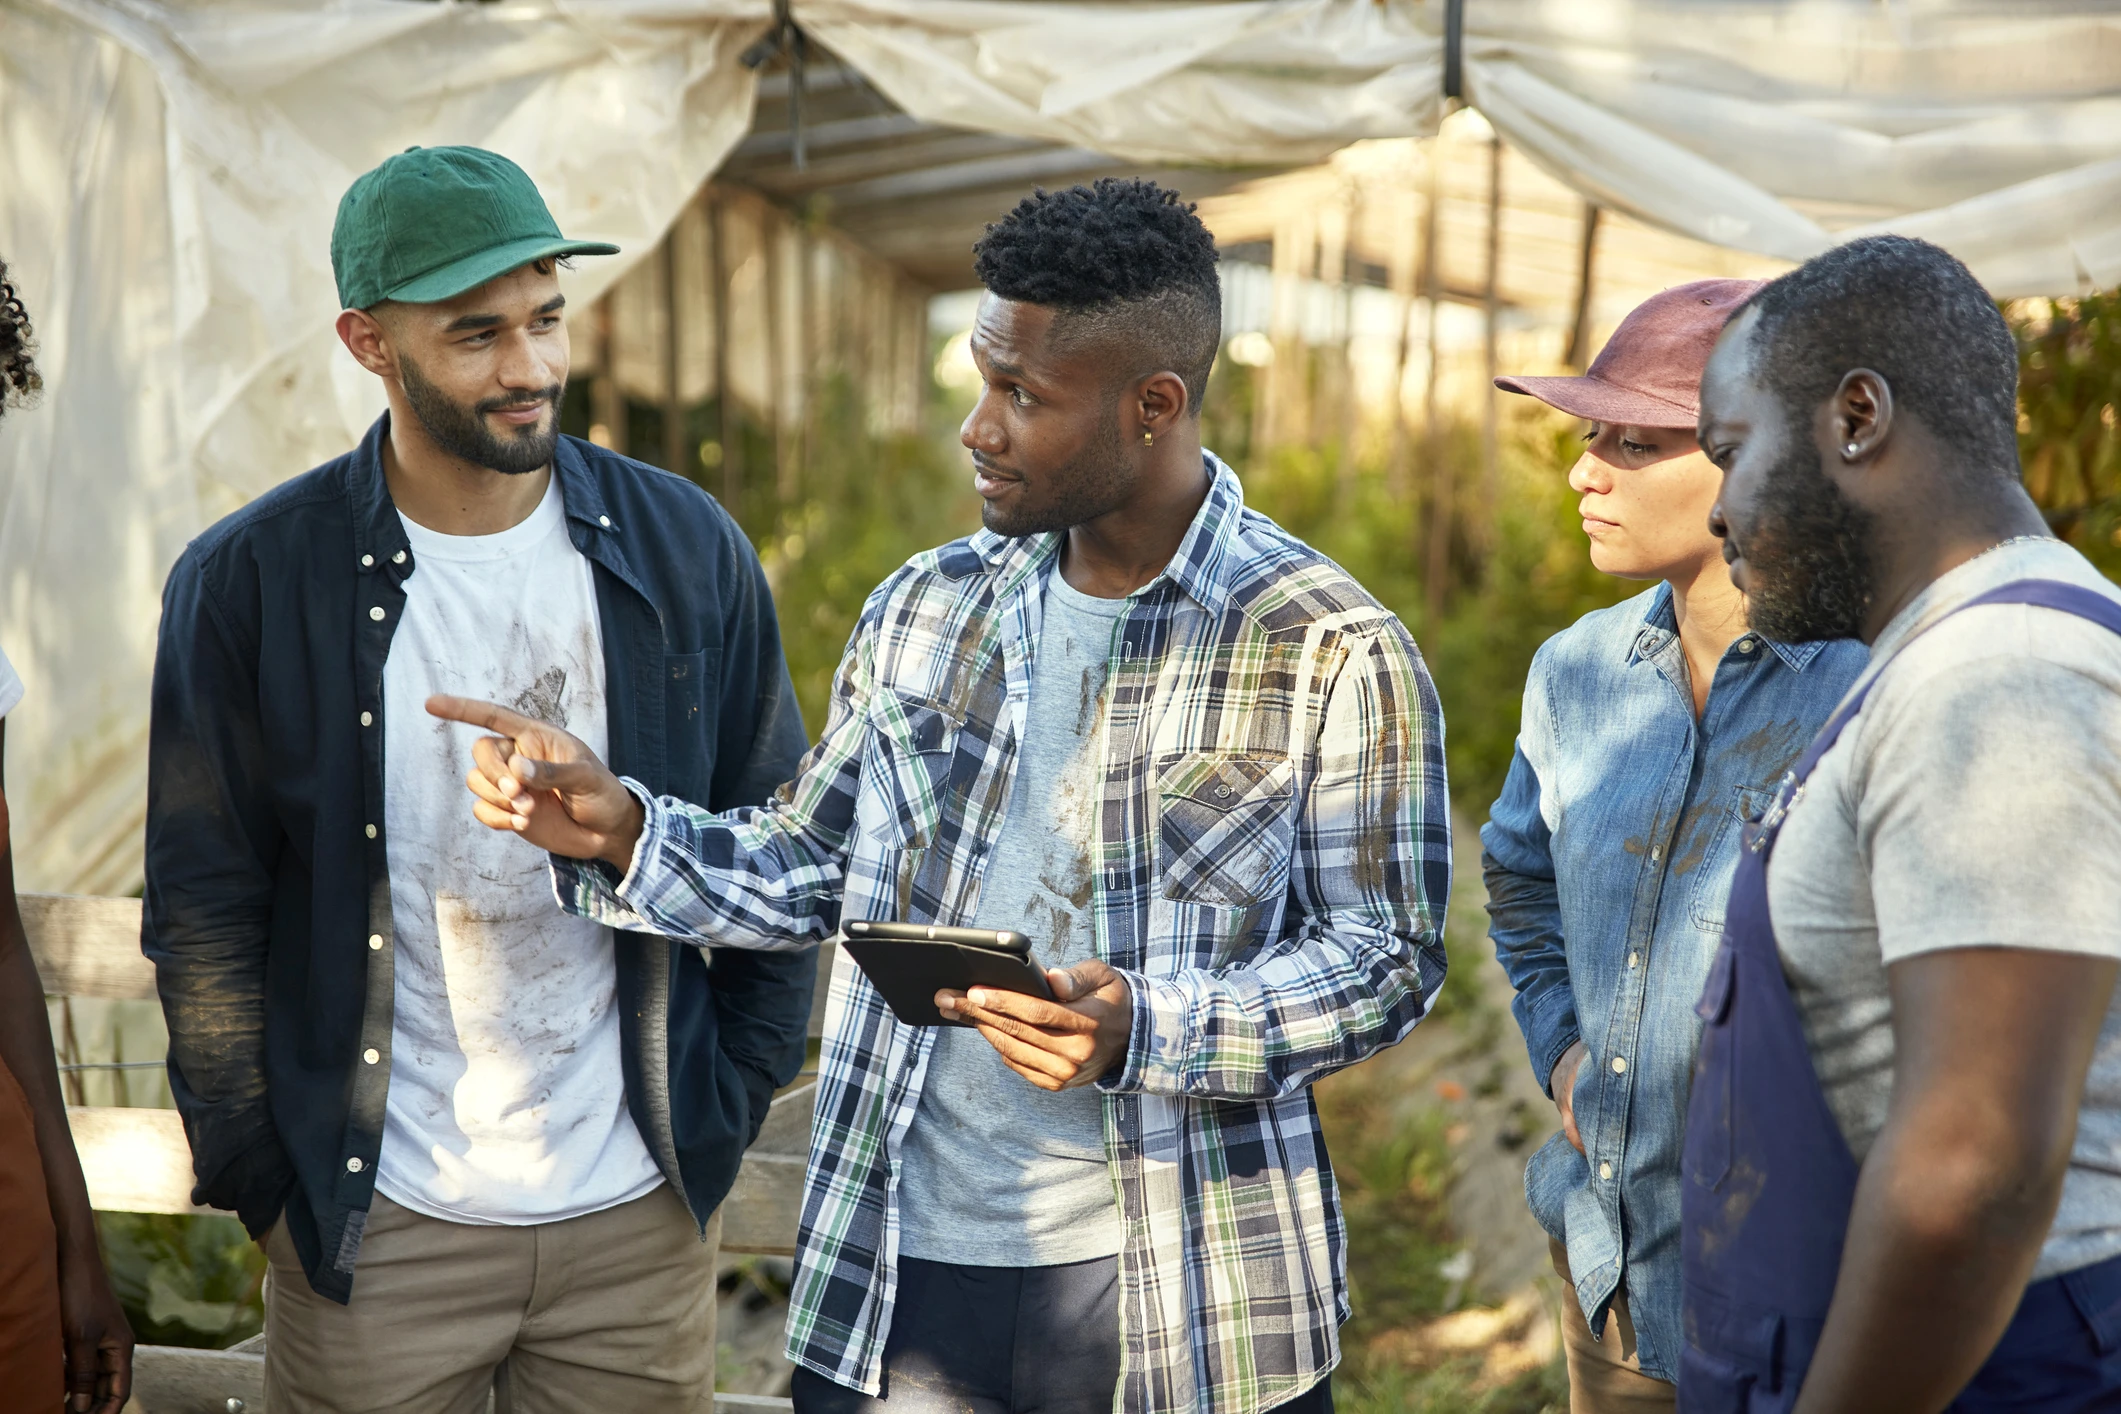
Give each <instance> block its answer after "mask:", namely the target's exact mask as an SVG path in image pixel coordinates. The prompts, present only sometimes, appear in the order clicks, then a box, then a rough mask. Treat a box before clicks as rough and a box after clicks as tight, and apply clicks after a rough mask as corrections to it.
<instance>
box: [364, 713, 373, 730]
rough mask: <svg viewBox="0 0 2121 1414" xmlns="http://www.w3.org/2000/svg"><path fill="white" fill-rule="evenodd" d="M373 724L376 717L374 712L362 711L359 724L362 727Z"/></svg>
mask: <svg viewBox="0 0 2121 1414" xmlns="http://www.w3.org/2000/svg"><path fill="white" fill-rule="evenodd" d="M375 724H376V719H375V714H374V713H372V712H363V713H362V714H361V725H362V726H364V727H372V726H374V725H375Z"/></svg>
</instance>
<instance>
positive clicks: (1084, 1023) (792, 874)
mask: <svg viewBox="0 0 2121 1414" xmlns="http://www.w3.org/2000/svg"><path fill="white" fill-rule="evenodd" d="M1215 261H1216V252H1215V246H1214V241H1213V239H1212V237H1210V236H1209V234H1208V232H1207V230H1206V228H1205V227H1203V226H1202V225H1201V224H1200V222H1199V220H1198V219H1197V218H1196V217H1195V216H1194V215H1193V213H1192V210H1191V208H1189V207H1186V206H1184V205H1182V204H1180V203H1179V202H1178V201H1177V199H1176V197H1175V196H1174V195H1173V194H1172V193H1169V192H1166V191H1163V190H1161V189H1159V188H1158V187H1156V186H1154V185H1153V184H1151V183H1146V182H1122V181H1112V180H1107V181H1102V182H1099V183H1098V184H1097V186H1096V187H1095V188H1084V187H1077V188H1074V189H1072V190H1070V191H1065V192H1058V193H1040V194H1038V195H1037V196H1034V197H1031V198H1030V199H1028V200H1026V201H1024V202H1023V203H1022V204H1020V205H1019V206H1018V207H1017V208H1016V210H1015V211H1014V212H1012V213H1011V214H1010V215H1009V216H1008V217H1007V218H1005V219H1004V220H1003V221H1001V222H1000V223H998V224H996V225H995V226H992V227H990V228H989V229H988V232H987V234H986V236H985V238H984V239H983V240H982V241H981V242H980V245H979V248H978V269H979V273H980V277H981V279H982V281H983V282H984V283H985V284H986V286H987V289H988V291H989V294H988V297H987V299H986V300H985V302H984V303H983V304H982V305H981V308H980V312H979V316H978V321H977V323H976V325H975V327H974V330H973V334H972V352H973V356H974V359H975V361H976V362H977V364H978V366H979V369H980V372H981V374H982V376H983V378H984V380H985V391H984V393H983V395H982V396H981V398H980V401H979V403H978V405H977V406H976V407H975V408H974V409H973V411H972V414H971V415H970V417H968V418H967V419H966V422H965V426H964V430H963V440H964V443H965V445H966V446H967V447H968V448H970V449H971V452H972V460H973V463H974V466H975V468H976V469H977V476H976V479H975V484H976V486H977V488H978V490H979V493H980V495H981V497H982V499H983V500H984V502H985V505H984V508H983V519H984V520H985V523H986V529H985V530H984V531H983V532H982V533H980V534H978V535H974V536H972V537H971V538H969V539H967V540H964V541H960V542H957V543H955V544H951V545H947V546H944V547H942V548H941V549H938V550H934V551H930V552H928V553H925V554H922V555H919V556H916V557H915V558H914V559H913V560H912V561H911V562H909V563H908V564H907V565H906V567H905V568H904V569H902V570H900V571H899V572H898V573H896V574H894V575H893V576H892V577H891V578H890V579H889V580H887V581H886V582H885V583H884V584H883V585H882V586H880V587H879V588H878V589H877V591H876V592H875V593H874V594H873V595H872V596H871V597H870V600H869V604H868V606H867V608H866V609H865V611H864V613H863V615H862V618H861V621H860V623H859V624H858V625H857V626H856V629H855V632H854V636H853V639H852V641H851V642H850V644H849V645H848V649H847V655H846V658H845V660H844V661H843V663H842V665H841V668H840V672H839V676H838V679H837V681H836V682H835V684H834V689H833V700H832V706H831V713H830V717H829V719H828V720H827V722H826V725H825V730H824V733H823V736H822V738H821V739H820V741H819V743H818V745H817V746H816V747H815V748H814V749H813V750H812V751H811V753H810V755H809V756H808V757H807V758H805V760H804V763H803V766H802V768H801V771H800V773H799V775H798V776H797V778H796V780H795V781H794V782H793V783H792V784H791V785H790V786H788V787H786V788H785V789H783V790H782V791H781V792H780V793H779V795H778V796H777V797H776V799H775V800H774V801H773V802H772V803H770V804H769V805H767V806H765V807H762V808H759V809H752V810H737V811H730V812H726V813H724V814H720V815H712V814H709V813H707V812H706V811H704V810H701V809H699V808H698V807H696V806H693V805H689V804H686V803H684V802H682V801H678V800H674V799H670V798H662V799H658V798H655V797H654V796H653V795H652V794H651V793H650V792H649V791H647V790H646V789H644V788H642V787H641V786H639V785H638V784H636V783H634V782H631V781H622V780H621V779H620V778H618V777H616V776H614V775H613V774H612V773H611V772H609V771H608V770H606V769H605V768H604V766H603V765H602V764H601V763H600V762H598V761H597V759H596V757H595V755H594V754H593V753H591V752H590V751H589V750H588V749H587V748H586V747H584V746H583V745H582V744H581V743H580V742H578V741H575V740H574V739H572V738H571V737H569V736H567V735H566V734H565V733H564V732H560V731H556V730H554V729H551V728H548V727H545V726H542V725H540V724H538V723H535V722H531V721H528V720H526V719H524V718H522V717H519V716H517V715H516V714H514V713H510V712H508V711H506V710H505V709H501V708H498V707H494V706H491V705H489V704H484V703H475V702H468V701H464V700H461V699H436V700H435V701H434V702H432V703H430V704H429V707H430V710H431V711H434V712H436V713H437V714H438V715H442V716H446V717H450V718H454V719H457V720H463V721H468V722H472V723H474V724H477V725H482V726H487V727H490V728H492V729H493V730H495V731H497V732H499V733H502V735H501V736H498V737H494V738H488V739H486V740H484V741H482V742H480V743H479V746H478V748H477V753H476V755H477V764H476V768H475V769H474V770H473V771H472V772H471V774H470V776H469V778H468V779H469V782H470V784H471V786H472V789H473V791H474V792H475V793H476V794H477V795H478V796H479V800H478V801H477V802H476V804H475V807H474V808H475V810H476V812H477V814H478V816H479V818H480V819H481V820H482V821H483V822H485V823H486V824H488V825H489V826H492V827H493V828H495V829H502V830H514V831H516V832H518V833H520V834H521V835H523V837H524V838H525V839H527V840H528V841H529V842H530V843H532V844H534V845H537V846H539V847H541V848H544V849H547V850H549V851H551V852H552V853H553V855H554V856H555V858H554V864H553V868H554V874H555V882H556V886H557V889H558V892H559V897H560V900H561V902H562V903H563V904H564V905H565V906H566V907H567V908H568V909H569V910H570V911H572V912H575V913H579V914H581V915H583V916H585V917H590V918H594V919H597V920H599V921H602V922H604V923H607V924H610V925H612V926H614V927H619V928H632V929H643V930H649V931H654V932H659V933H664V934H668V935H672V936H676V937H682V938H687V939H689V940H691V941H694V942H697V943H700V944H703V945H704V944H714V945H717V946H724V947H727V946H750V947H760V948H794V947H802V946H807V945H809V944H811V943H813V942H815V941H817V940H819V939H821V938H825V937H828V936H830V935H832V933H833V932H834V931H835V930H837V929H839V928H840V927H841V926H842V924H843V922H844V923H846V924H848V925H853V924H855V923H857V922H861V921H869V920H876V921H884V922H897V923H912V924H920V925H924V927H923V932H925V928H926V927H931V926H932V927H935V928H937V929H938V931H939V932H940V930H941V929H943V928H949V927H972V928H977V929H981V930H985V931H986V932H987V934H988V936H989V938H992V937H993V936H994V935H995V934H997V933H1020V934H1023V935H1027V936H1028V937H1030V938H1031V939H1032V941H1033V943H1034V945H1035V948H1036V951H1037V955H1038V956H1039V958H1040V959H1041V960H1042V961H1044V962H1045V963H1047V964H1049V965H1050V966H1051V967H1052V968H1053V970H1051V971H1049V972H1048V973H1047V974H1046V975H1047V978H1048V980H1049V982H1050V984H1051V988H1052V991H1053V998H1052V999H1050V1000H1048V999H1042V998H1038V997H1034V996H1031V995H1028V994H1026V993H1023V992H1019V991H1012V990H1005V989H1002V988H1000V987H996V986H993V985H975V986H973V987H971V990H970V993H969V995H967V994H965V993H962V992H958V991H955V990H949V989H946V990H944V991H942V992H941V993H939V994H937V995H935V996H934V997H933V1002H934V1004H935V1005H937V1006H938V1007H940V1008H941V1009H942V1011H943V1012H944V1014H945V1016H946V1018H947V1019H950V1020H955V1021H960V1022H970V1023H972V1025H971V1026H969V1027H966V1026H947V1025H946V1026H937V1025H917V1024H910V1023H909V1022H908V1021H907V1020H905V1019H904V1016H903V1013H904V1007H903V1005H902V1006H901V1008H900V1009H899V1010H898V1011H894V1009H893V1008H892V1007H891V1006H889V1005H887V1004H886V1002H885V1000H884V999H883V997H882V996H881V995H880V994H879V992H878V990H877V988H876V987H875V985H874V984H872V982H871V981H870V980H869V978H868V977H867V976H865V975H864V974H863V973H862V972H861V971H859V970H857V969H856V968H855V967H854V966H852V965H851V960H850V961H848V962H843V963H842V965H841V967H840V968H839V970H838V971H837V973H836V975H835V977H834V979H833V999H832V1012H831V1018H830V1022H829V1025H828V1035H827V1039H826V1042H825V1047H824V1056H823V1063H822V1073H823V1074H822V1081H821V1089H820V1096H819V1101H818V1108H817V1120H816V1126H815V1129H814V1132H813V1136H812V1141H811V1156H810V1169H809V1176H808V1192H807V1194H806V1196H805V1199H804V1204H803V1222H802V1229H801V1235H800V1237H799V1253H798V1258H797V1271H796V1277H795V1282H794V1287H793V1291H792V1293H791V1306H792V1310H791V1314H790V1318H789V1353H790V1356H791V1358H792V1359H794V1360H795V1361H796V1363H797V1364H798V1366H799V1367H800V1368H799V1370H798V1372H797V1375H796V1380H795V1386H794V1394H795V1402H796V1408H797V1409H798V1410H799V1411H803V1414H838V1411H851V1410H872V1409H881V1410H887V1411H901V1410H905V1411H925V1410H936V1411H940V1410H944V1409H949V1410H953V1411H954V1410H978V1411H982V1414H985V1411H995V1412H996V1414H1000V1412H1001V1411H1014V1410H1029V1409H1034V1408H1035V1409H1038V1410H1041V1411H1048V1412H1049V1414H1105V1411H1108V1410H1111V1409H1113V1408H1115V1407H1117V1408H1119V1409H1122V1410H1126V1411H1137V1412H1138V1414H1146V1411H1150V1410H1169V1409H1190V1410H1197V1411H1200V1414H1254V1411H1260V1410H1266V1409H1276V1408H1280V1409H1288V1410H1299V1411H1309V1410H1329V1409H1330V1408H1331V1395H1330V1392H1329V1388H1328V1386H1327V1383H1326V1376H1327V1372H1328V1371H1329V1370H1330V1369H1331V1368H1332V1367H1333V1365H1334V1363H1335V1362H1336V1361H1337V1359H1338V1358H1339V1349H1338V1334H1337V1328H1338V1326H1339V1324H1340V1322H1341V1321H1342V1320H1343V1319H1345V1317H1346V1315H1347V1311H1348V1304H1347V1283H1346V1274H1345V1239H1344V1234H1343V1231H1342V1227H1341V1221H1340V1215H1339V1208H1338V1202H1337V1199H1336V1195H1335V1192H1334V1188H1333V1182H1332V1170H1331V1167H1330V1165H1329V1163H1328V1161H1327V1157H1326V1154H1325V1149H1324V1144H1323V1141H1322V1139H1321V1137H1320V1134H1319V1129H1318V1120H1317V1112H1316V1110H1315V1108H1314V1106H1313V1105H1312V1102H1311V1095H1310V1086H1311V1084H1312V1082H1314V1081H1316V1080H1317V1079H1319V1078H1320V1077H1322V1076H1324V1075H1327V1074H1330V1073H1331V1072H1333V1071H1334V1070H1337V1069H1340V1068H1342V1067H1344V1066H1347V1065H1351V1064H1353V1063H1354V1062H1356V1061H1359V1060H1361V1059H1363V1058H1364V1057H1365V1056H1367V1055H1370V1054H1371V1053H1372V1052H1374V1051H1376V1050H1378V1049H1380V1048H1382V1047H1385V1046H1388V1045H1391V1044H1393V1043H1394V1042H1396V1041H1398V1040H1400V1039H1401V1038H1402V1037H1404V1036H1405V1035H1406V1034H1407V1032H1408V1031H1409V1030H1411V1029H1412V1028H1413V1026H1414V1025H1415V1023H1416V1022H1418V1021H1419V1020H1420V1019H1421V1018H1422V1017H1423V1016H1424V1015H1425V1014H1426V1013H1427V1011H1428V1009H1429V1007H1430V1005H1431V1004H1432V1003H1433V1001H1434V999H1435V996H1436V993H1437V989H1438V988H1439V987H1440V986H1441V984H1442V982H1443V977H1444V952H1443V943H1442V928H1443V912H1444V904H1445V900H1446V898H1447V897H1448V894H1449V890H1450V823H1449V813H1448V807H1447V798H1446V793H1445V782H1444V763H1443V724H1442V719H1441V715H1440V712H1439V710H1438V707H1437V700H1436V695H1435V691H1434V689H1433V688H1432V686H1431V684H1430V682H1429V679H1428V675H1427V673H1426V671H1425V670H1424V668H1423V666H1422V663H1421V658H1420V655H1419V653H1418V651H1417V650H1416V649H1415V646H1414V643H1413V641H1412V640H1411V639H1410V638H1409V637H1408V635H1407V633H1406V630H1405V629H1404V628H1403V627H1401V625H1400V624H1399V622H1398V621H1397V620H1396V619H1395V618H1393V616H1392V615H1391V614H1390V613H1388V612H1387V611H1385V610H1384V609H1383V608H1381V607H1380V606H1379V605H1378V604H1377V603H1376V602H1375V601H1374V600H1373V599H1371V598H1370V596H1369V595H1368V594H1366V593H1364V592H1363V590H1362V588H1361V587H1360V586H1358V585H1357V584H1355V583H1354V582H1353V581H1352V580H1350V579H1349V578H1348V577H1347V575H1346V574H1345V573H1344V572H1342V571H1341V570H1340V569H1338V568H1337V567H1336V566H1334V565H1333V564H1331V563H1330V562H1328V561H1327V560H1325V559H1324V558H1323V557H1321V556H1319V555H1318V554H1316V553H1315V552H1313V551H1312V550H1310V549H1309V548H1308V547H1306V546H1304V545H1302V544H1301V543H1299V542H1298V541H1296V540H1295V539H1293V538H1292V537H1290V536H1289V535H1287V534H1285V533H1284V532H1283V531H1281V530H1280V529H1279V528H1278V527H1276V526H1275V525H1273V524H1272V523H1271V522H1269V521H1267V520H1266V519H1265V518H1264V517H1262V516H1260V515H1258V514H1257V513H1255V512H1250V511H1247V510H1246V509H1245V507H1244V502H1243V495H1242V491H1241V489H1240V487H1239V484H1238V480H1237V477H1236V476H1235V475H1234V474H1233V473H1232V472H1231V471H1230V470H1229V468H1227V467H1226V466H1224V465H1223V464H1222V463H1221V462H1220V461H1219V460H1217V459H1216V458H1215V457H1214V456H1213V455H1212V454H1209V453H1206V452H1204V451H1203V450H1202V448H1201V445H1200V421H1199V411H1200V398H1201V394H1202V392H1203V390H1204V388H1205V386H1206V383H1207V378H1208V372H1209V369H1210V366H1211V365H1212V364H1213V362H1214V358H1215V353H1216V350H1217V347H1218V345H1219V343H1220V336H1221V315H1220V308H1221V307H1220V290H1219V285H1218V281H1217V278H1216V271H1215ZM861 933H862V930H859V929H853V928H852V927H851V926H850V937H860V936H861ZM865 951H869V949H868V947H866V946H865ZM870 965H873V966H881V965H882V964H881V963H880V962H879V961H877V959H876V958H875V956H874V954H873V952H872V953H871V963H870ZM900 1000H901V1002H902V1003H903V1001H904V998H901V999H900ZM1011 1071H1013V1072H1015V1074H1014V1075H1012V1074H1010V1073H1009V1072H1011ZM1018 1077H1022V1080H1027V1081H1029V1082H1030V1083H1029V1084H1024V1083H1022V1080H1019V1079H1018ZM1115 1391H1117V1393H1118V1395H1119V1398H1118V1400H1117V1402H1116V1404H1115V1398H1114V1396H1115Z"/></svg>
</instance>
